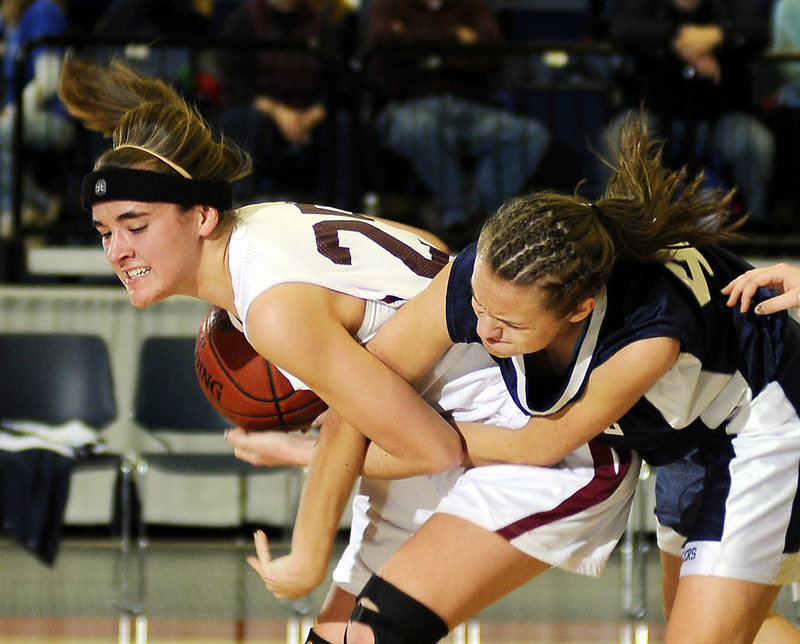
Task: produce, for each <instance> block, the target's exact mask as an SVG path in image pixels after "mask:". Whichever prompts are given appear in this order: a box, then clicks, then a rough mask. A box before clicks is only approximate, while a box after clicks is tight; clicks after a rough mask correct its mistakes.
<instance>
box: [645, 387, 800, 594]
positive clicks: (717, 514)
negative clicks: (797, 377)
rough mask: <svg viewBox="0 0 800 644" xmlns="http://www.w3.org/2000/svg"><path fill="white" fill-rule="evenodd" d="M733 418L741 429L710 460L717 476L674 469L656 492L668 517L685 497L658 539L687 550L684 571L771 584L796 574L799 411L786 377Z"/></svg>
mask: <svg viewBox="0 0 800 644" xmlns="http://www.w3.org/2000/svg"><path fill="white" fill-rule="evenodd" d="M737 421H738V422H737ZM732 425H734V426H735V427H736V431H737V433H736V434H735V435H734V436H733V437H732V438H731V441H730V443H724V444H723V445H722V446H720V447H719V448H718V449H717V451H716V453H715V460H714V462H713V463H709V465H707V467H709V468H714V470H713V474H712V476H711V477H710V480H711V483H708V482H706V481H703V480H701V479H698V478H696V477H691V476H684V477H682V478H679V477H678V476H675V477H672V478H671V480H668V481H667V482H666V483H663V484H662V487H663V489H664V490H667V491H668V495H669V498H659V496H658V495H657V498H656V505H657V506H658V505H659V504H661V505H662V507H663V508H664V509H663V511H662V513H661V515H662V519H661V520H662V522H663V517H667V516H672V515H674V514H675V512H672V511H671V510H670V508H669V505H670V504H671V503H674V499H677V498H682V499H683V500H682V505H681V507H680V508H678V514H679V515H680V521H679V523H678V524H677V525H675V524H673V525H661V523H660V524H659V527H658V532H657V536H658V547H659V548H660V549H661V550H663V551H665V552H668V553H671V554H674V555H678V556H681V557H682V558H683V565H682V567H681V576H686V575H704V576H713V577H727V578H732V579H741V580H744V581H752V582H755V583H759V584H768V585H783V584H787V583H790V582H793V581H797V580H798V579H800V556H799V555H798V554H797V543H796V542H797V540H798V538H799V537H798V531H800V517H798V516H793V509H794V506H795V503H796V502H797V501H796V496H797V492H798V471H800V418H798V416H797V412H796V411H795V409H794V407H793V406H792V405H791V404H790V403H789V401H788V400H787V399H786V396H785V395H784V393H783V390H782V389H781V387H780V385H778V384H777V383H771V384H769V385H768V386H767V387H766V388H765V389H764V390H763V391H762V392H761V393H760V394H759V395H758V396H757V397H756V398H755V399H754V400H753V402H752V403H751V405H750V406H749V407H748V408H746V409H745V410H744V411H743V412H742V414H741V418H736V419H734V421H733V423H732ZM739 425H741V426H740V427H739ZM684 469H686V468H684ZM678 471H679V470H678ZM669 472H670V470H669V466H668V467H667V468H665V470H664V473H666V474H667V475H668V476H670V474H669ZM661 476H662V474H661V473H659V477H661ZM676 481H683V485H684V486H685V487H686V488H687V490H686V491H685V494H682V492H683V491H681V490H676V489H675V487H676ZM690 488H691V489H690ZM657 490H658V487H657ZM662 496H663V495H662ZM687 538H688V540H687Z"/></svg>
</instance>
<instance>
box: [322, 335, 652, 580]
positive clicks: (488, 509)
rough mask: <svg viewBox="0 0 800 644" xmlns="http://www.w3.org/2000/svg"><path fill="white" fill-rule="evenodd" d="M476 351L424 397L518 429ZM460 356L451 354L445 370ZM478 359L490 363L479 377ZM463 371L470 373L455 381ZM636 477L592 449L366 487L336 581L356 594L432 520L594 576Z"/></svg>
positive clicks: (623, 517)
mask: <svg viewBox="0 0 800 644" xmlns="http://www.w3.org/2000/svg"><path fill="white" fill-rule="evenodd" d="M475 346H476V345H456V346H455V347H453V348H454V349H459V352H460V351H462V350H463V347H475ZM477 349H478V352H475V350H474V349H470V350H469V351H468V355H467V354H464V353H459V356H458V360H457V361H455V362H450V363H449V366H447V369H445V371H448V370H449V372H448V373H447V375H446V377H443V378H439V379H437V378H432V379H430V380H429V381H428V382H429V383H432V382H438V383H440V384H441V383H444V385H443V387H441V389H438V390H437V388H436V387H435V386H434V387H428V388H427V389H426V390H425V391H426V393H425V394H423V395H425V396H426V398H428V399H429V400H430V398H429V395H430V392H431V391H434V390H435V391H438V400H439V402H440V405H441V406H442V407H443V408H445V409H449V410H452V414H453V417H454V418H456V419H457V420H469V421H472V422H486V423H487V424H496V425H499V426H505V427H510V428H518V427H521V426H522V425H523V424H525V423H526V422H527V420H528V416H527V415H525V414H524V413H523V412H521V411H520V410H519V408H518V407H517V406H516V405H515V404H514V402H513V401H512V399H511V397H510V396H509V395H508V392H507V389H506V387H505V384H504V383H503V380H502V377H501V375H500V371H499V369H498V368H497V366H496V365H495V364H494V363H493V362H488V363H487V362H486V360H487V359H488V356H487V355H486V352H485V351H484V350H483V348H482V347H477ZM454 357H455V356H454V355H451V354H448V356H447V357H446V358H443V362H441V363H440V365H446V364H447V361H448V360H449V359H453V358H454ZM489 360H490V359H489ZM480 361H484V364H483V366H482V367H480V368H477V369H476V368H475V366H476V363H477V362H480ZM465 365H466V366H467V367H468V368H469V369H470V370H469V371H468V372H467V373H463V372H462V373H461V374H460V375H455V376H454V373H453V372H454V370H456V371H457V370H458V369H459V368H461V369H462V370H463V369H464V367H465ZM454 397H455V399H456V400H457V404H455V405H454V404H453V402H454ZM638 475H639V460H638V457H632V458H626V459H620V458H619V457H618V455H617V454H616V452H614V451H613V450H611V449H609V448H607V447H605V446H600V445H592V446H591V447H589V446H583V447H581V448H580V449H578V450H576V451H575V452H574V453H573V454H570V455H569V456H568V457H567V458H566V459H564V461H562V462H561V463H560V464H559V465H557V466H555V467H534V466H525V465H491V466H484V467H477V468H473V469H470V470H467V471H464V470H463V469H460V468H459V469H456V470H451V471H448V472H444V473H442V474H437V475H433V476H421V477H415V478H411V479H404V480H400V481H382V480H376V479H367V478H365V479H362V481H361V484H360V488H359V493H358V494H357V495H356V497H355V498H354V500H353V519H352V523H351V528H350V543H349V544H348V546H347V548H346V549H345V552H344V553H343V555H342V558H341V560H340V561H339V564H338V565H337V566H336V568H335V570H334V572H333V580H334V582H335V583H336V584H337V585H338V586H340V587H341V588H342V589H344V590H346V591H347V592H349V593H352V594H354V595H357V594H358V593H359V592H360V591H361V589H362V588H363V586H364V584H365V583H366V582H367V580H368V579H369V577H370V576H371V575H372V574H373V573H374V572H376V571H377V570H378V569H379V568H380V567H381V566H382V565H383V563H384V562H385V561H386V560H387V559H388V558H389V556H391V555H392V554H393V553H394V552H395V551H396V550H397V549H398V548H399V547H400V545H402V544H403V543H404V542H405V541H406V540H407V539H408V538H409V537H410V536H411V535H412V534H413V533H414V532H415V531H416V530H417V529H418V528H419V526H421V525H422V524H423V523H424V522H425V521H426V520H427V519H428V518H429V517H430V516H431V515H432V514H433V513H434V512H442V513H447V514H452V515H455V516H459V517H462V518H464V519H466V520H468V521H471V522H473V523H475V524H477V525H480V526H482V527H484V528H486V529H487V530H492V531H496V532H498V533H500V534H502V535H503V536H504V537H505V538H506V539H507V540H508V541H509V542H510V543H511V544H512V545H514V546H516V547H517V548H519V549H520V550H521V551H523V552H525V553H526V554H529V555H530V556H532V557H535V558H537V559H540V560H541V561H544V562H546V563H549V564H551V565H553V566H558V567H560V568H564V569H565V570H568V571H571V572H577V573H580V574H584V575H590V576H597V575H599V574H600V572H601V571H602V570H603V567H604V566H605V564H606V562H607V560H608V557H609V555H610V554H611V551H612V550H613V549H614V546H615V545H616V543H617V542H618V540H619V538H620V537H621V536H622V533H623V531H624V530H625V526H626V524H627V519H628V513H629V510H630V504H631V501H632V499H633V493H634V491H635V489H636V484H637V480H638Z"/></svg>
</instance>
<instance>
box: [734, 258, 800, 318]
mask: <svg viewBox="0 0 800 644" xmlns="http://www.w3.org/2000/svg"><path fill="white" fill-rule="evenodd" d="M761 286H764V287H767V288H770V289H772V290H775V291H778V293H780V295H776V296H775V297H772V298H769V299H768V300H764V301H763V302H761V303H760V304H758V305H757V306H756V307H755V312H756V313H757V314H759V315H767V314H769V313H775V312H777V311H784V310H786V309H789V308H793V307H797V306H800V299H799V298H800V268H797V267H795V266H790V265H789V264H785V263H783V262H781V263H780V264H775V265H774V266H765V267H763V268H754V269H751V270H749V271H747V272H746V273H744V274H742V275H740V276H739V277H737V278H736V279H735V280H733V281H731V283H730V284H728V285H727V286H726V287H725V288H723V289H722V293H723V294H724V295H727V296H728V302H727V304H728V306H735V305H736V303H737V302H739V309H740V310H741V312H742V313H744V312H745V311H747V309H749V308H750V301H751V300H752V298H753V295H755V293H756V290H757V289H758V288H759V287H761Z"/></svg>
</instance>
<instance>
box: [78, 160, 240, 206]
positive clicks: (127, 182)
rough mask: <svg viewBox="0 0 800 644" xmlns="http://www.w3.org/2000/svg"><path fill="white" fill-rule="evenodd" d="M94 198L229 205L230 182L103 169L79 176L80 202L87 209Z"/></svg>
mask: <svg viewBox="0 0 800 644" xmlns="http://www.w3.org/2000/svg"><path fill="white" fill-rule="evenodd" d="M98 201H146V202H148V203H161V202H163V203H176V204H181V205H182V206H194V205H202V206H213V207H214V208H216V209H217V210H230V209H231V208H232V207H233V196H232V193H231V184H229V183H228V182H227V181H200V180H198V179H184V178H183V177H176V176H174V175H169V174H164V173H163V172H152V171H150V170H131V169H129V168H106V169H104V170H98V171H96V172H90V173H89V174H87V175H86V176H85V177H84V178H83V185H82V186H81V205H82V206H83V207H84V208H85V209H86V210H91V209H92V205H93V204H96V203H97V202H98Z"/></svg>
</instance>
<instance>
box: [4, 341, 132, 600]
mask: <svg viewBox="0 0 800 644" xmlns="http://www.w3.org/2000/svg"><path fill="white" fill-rule="evenodd" d="M116 415H117V407H116V403H115V397H114V383H113V378H112V372H111V359H110V355H109V352H108V348H107V346H106V344H105V342H104V340H103V339H102V338H100V337H98V336H94V335H87V334H64V333H0V424H2V423H3V422H5V423H7V424H8V425H11V426H17V427H20V426H19V425H14V423H15V422H16V423H20V422H21V423H23V424H24V423H32V424H35V426H36V427H40V428H43V429H42V431H45V432H46V431H47V430H48V429H49V428H50V427H51V426H52V429H54V430H57V429H58V427H59V426H62V425H65V424H66V423H70V422H73V421H80V422H82V423H84V424H85V425H86V426H88V427H89V428H92V429H94V430H97V431H98V439H102V432H101V430H103V429H105V428H106V427H107V426H108V425H109V424H110V423H111V421H112V420H114V419H115V418H116ZM22 427H24V425H22ZM35 431H36V430H35V429H33V428H32V429H31V430H29V432H34V433H28V434H26V433H25V431H24V430H22V429H20V430H18V431H17V432H16V433H15V432H14V431H13V430H8V429H7V430H6V436H7V437H8V436H12V437H13V436H14V435H16V437H17V438H19V439H20V440H21V441H23V443H22V446H23V448H24V449H20V451H14V450H8V451H5V452H3V453H2V456H3V457H4V462H5V463H6V465H7V467H9V468H13V467H17V466H18V463H17V462H16V461H17V459H20V458H23V459H27V461H24V462H26V463H29V464H34V465H35V466H37V467H39V468H43V467H49V466H58V465H59V464H61V465H63V464H64V463H67V464H68V465H67V467H66V468H65V473H66V476H67V478H66V482H67V484H68V482H69V476H70V475H71V474H72V473H73V472H75V471H77V470H81V469H89V468H108V467H113V468H114V469H115V470H116V471H117V472H118V473H119V476H118V477H117V482H116V484H115V490H114V495H113V498H114V503H115V508H114V509H113V512H112V514H114V515H116V514H118V513H121V516H114V518H113V519H112V526H115V525H116V524H117V522H118V521H119V522H120V534H121V549H120V552H121V555H122V557H123V559H122V560H121V565H123V566H124V565H125V557H126V556H127V554H128V552H129V548H130V536H131V515H132V513H133V511H132V508H133V499H132V497H131V485H130V477H129V475H130V471H131V468H130V463H129V462H128V461H127V459H126V458H124V457H122V456H120V455H118V454H112V453H108V452H102V451H97V450H94V451H87V452H80V451H79V452H77V453H76V455H75V458H74V459H70V458H65V457H64V455H63V454H57V453H56V452H53V451H51V450H47V449H27V445H26V444H25V441H26V440H28V439H31V438H36V435H35ZM41 435H45V436H46V434H41ZM48 456H49V457H55V458H48ZM33 459H35V460H33ZM58 459H60V460H58ZM9 472H10V473H11V470H10V469H9ZM47 475H48V472H47V471H43V470H40V471H39V472H38V474H37V476H41V477H42V479H44V477H46V476H47ZM13 487H14V486H7V487H6V489H5V490H4V495H5V494H15V493H16V492H15V491H14V490H13V489H11V488H13ZM67 488H68V485H67V486H66V488H65V489H64V491H63V498H60V499H58V502H59V506H58V510H55V509H54V506H51V507H50V508H49V514H48V516H47V521H46V522H45V523H43V524H40V525H39V528H40V529H42V530H43V531H44V533H45V534H47V536H48V538H49V539H50V543H49V545H48V544H44V546H46V547H48V548H49V549H50V552H49V554H50V555H51V559H54V557H55V548H56V547H57V545H58V540H59V539H60V536H61V526H62V518H63V510H64V506H65V504H66V496H67ZM33 491H34V492H36V493H37V494H41V493H42V492H43V490H42V489H41V487H39V486H37V489H34V490H33ZM25 505H26V506H27V507H28V509H27V511H28V512H29V513H32V512H34V509H33V507H31V506H30V505H29V503H28V502H26V504H25ZM5 510H6V511H8V504H6V507H5ZM37 518H41V517H29V519H30V521H28V526H27V527H28V528H31V527H33V522H34V521H35V520H36V519H37ZM27 519H28V518H23V520H26V521H27ZM44 546H43V547H44ZM48 563H52V561H50V562H48ZM128 591H129V588H128V586H127V584H126V577H125V575H124V574H123V575H121V576H120V579H119V589H118V592H119V596H118V597H117V602H118V604H119V605H120V607H121V608H122V609H124V610H125V611H129V610H130V609H131V607H130V604H129V597H128Z"/></svg>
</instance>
